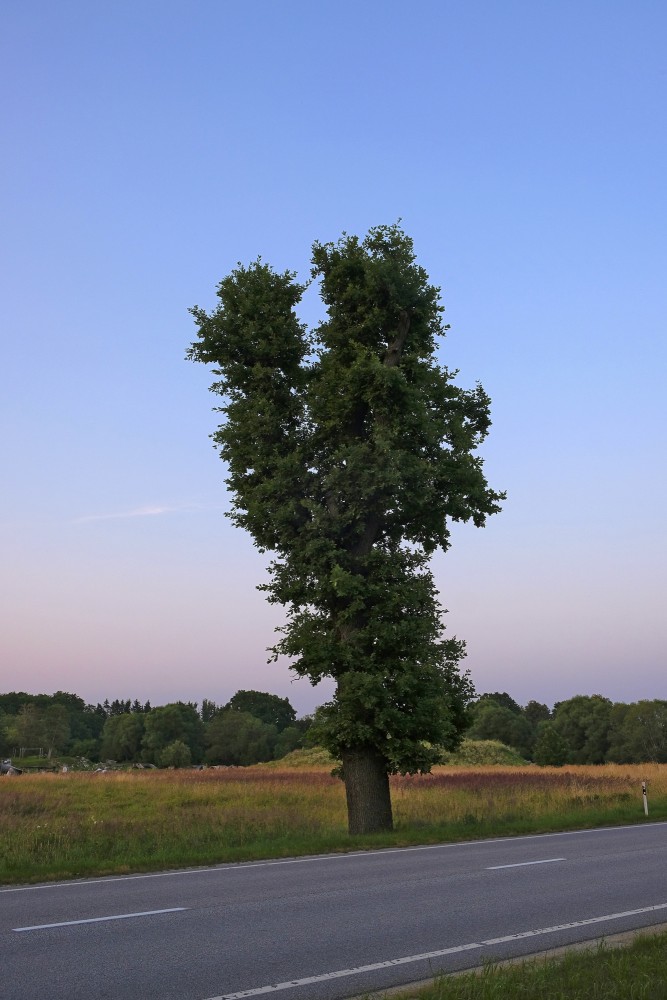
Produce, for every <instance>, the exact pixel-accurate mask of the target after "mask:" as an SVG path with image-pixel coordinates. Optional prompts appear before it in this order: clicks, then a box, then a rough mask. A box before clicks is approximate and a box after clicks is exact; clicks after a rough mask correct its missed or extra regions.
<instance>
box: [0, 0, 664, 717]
mask: <svg viewBox="0 0 667 1000" xmlns="http://www.w3.org/2000/svg"><path fill="white" fill-rule="evenodd" d="M666 32H667V8H665V6H664V4H663V3H660V2H651V0H646V2H641V0H640V2H638V3H629V2H625V0H617V2H609V0H605V2H591V0H579V2H576V3H575V2H570V0H560V2H559V3H557V4H556V3H553V4H547V3H535V2H534V0H525V2H523V0H505V2H503V3H499V2H498V3H497V2H492V0H485V2H482V0H468V2H465V3H464V2H462V0H461V2H447V0H440V2H435V0H421V2H419V0H417V2H415V3H414V4H411V5H407V4H404V3H401V4H399V3H394V2H388V0H386V2H384V3H379V2H376V0H369V2H366V3H359V2H357V3H351V2H347V0H344V2H337V3H335V4H333V3H329V2H323V3H320V4H313V3H312V2H310V3H307V2H301V0H295V2H290V0H286V2H284V3H282V4H280V5H278V4H274V3H270V2H268V0H266V2H258V0H254V2H253V0H247V2H245V3H243V4H241V3H238V2H236V3H229V2H224V0H219V2H211V0H200V2H198V3H185V2H184V0H183V2H180V0H179V2H168V0H162V2H148V0H134V2H132V3H129V2H125V0H119V2H117V3H114V4H90V3H87V2H83V0H62V2H60V3H58V4H53V3H50V2H37V0H35V2H30V0H26V2H25V3H23V4H20V5H19V4H4V5H2V9H1V10H0V76H1V78H2V89H3V93H4V95H5V100H4V102H3V105H4V106H3V111H2V112H1V114H2V134H3V148H4V153H3V156H2V158H1V161H0V175H1V180H2V183H1V185H0V212H1V218H2V230H3V240H2V244H1V247H0V254H1V255H2V266H1V268H0V283H1V289H2V291H1V295H0V330H1V332H2V382H3V388H2V393H1V398H0V413H1V415H2V426H3V435H2V445H1V447H2V455H1V458H0V461H1V467H2V472H3V476H2V479H3V488H2V491H1V492H0V543H1V545H2V551H3V558H2V561H1V565H0V575H1V578H2V594H1V600H0V616H1V617H2V618H3V619H4V621H3V622H2V628H1V630H0V634H1V636H2V638H0V643H1V644H2V646H3V648H2V652H1V663H0V666H1V668H2V673H1V680H0V687H1V688H2V689H3V690H15V689H23V690H27V691H32V692H37V691H54V690H56V689H64V690H70V691H76V692H78V693H80V694H81V695H82V696H83V697H84V698H85V699H86V700H88V701H93V702H94V701H97V700H99V699H103V698H104V697H107V696H108V697H109V698H114V697H132V698H134V697H139V698H140V699H146V698H150V699H151V701H152V702H153V703H154V704H160V703H164V702H166V701H169V700H174V699H177V698H182V699H184V700H190V699H192V700H201V699H202V698H204V697H207V698H211V699H213V700H215V701H218V702H224V701H226V700H227V699H228V698H229V697H231V695H232V694H233V693H234V692H235V691H236V690H237V689H239V688H259V689H261V690H268V691H273V692H275V693H277V694H281V695H287V696H288V697H289V698H290V700H291V701H292V703H293V704H294V705H295V707H297V709H298V710H299V711H300V712H305V711H309V710H311V709H312V708H313V707H314V706H315V704H317V703H318V702H320V701H322V700H324V699H325V697H327V696H328V693H329V690H330V689H327V687H326V686H324V688H322V689H321V690H313V689H312V688H310V686H309V685H308V683H307V682H306V681H298V682H297V681H293V680H292V679H291V676H290V674H289V670H288V667H287V664H285V663H282V664H278V665H274V664H270V665H267V664H266V659H267V656H266V653H265V649H266V647H267V646H269V645H270V644H271V642H272V641H273V629H274V628H275V627H276V626H277V625H279V624H280V621H281V615H280V611H279V609H275V608H268V607H267V606H266V605H265V603H264V599H263V597H262V595H261V594H259V593H257V592H256V591H255V589H254V587H255V585H256V584H257V583H259V582H261V580H262V579H263V577H264V560H263V558H262V557H261V556H260V555H258V554H257V553H256V552H255V551H254V549H253V546H252V542H251V540H250V539H249V538H248V537H246V536H245V535H243V534H242V533H241V532H239V531H238V530H235V529H234V528H232V526H231V525H230V524H229V522H228V521H227V520H226V519H225V518H224V510H225V509H226V506H227V497H226V492H225V488H224V467H223V465H222V463H221V462H220V460H219V459H218V458H217V456H216V453H215V452H214V450H213V448H212V446H211V442H210V440H209V438H208V435H209V434H210V433H211V432H212V431H213V430H214V428H215V423H216V421H215V415H214V414H213V413H212V412H211V407H212V406H213V405H214V404H215V399H214V397H212V396H210V395H209V393H208V391H207V386H208V384H209V381H210V376H209V375H208V374H207V372H206V371H205V370H204V369H203V367H202V366H199V365H192V364H190V363H188V362H186V361H185V360H184V354H185V350H186V348H187V346H188V344H189V343H190V341H191V340H192V339H193V338H194V336H195V328H194V325H193V324H192V321H191V318H190V317H189V315H188V312H187V310H188V307H190V306H192V305H194V304H195V303H196V304H199V305H201V306H203V307H205V308H210V307H212V306H213V305H214V302H215V286H216V284H217V282H218V281H219V280H220V279H221V278H222V277H223V276H224V275H225V274H227V273H228V272H229V271H230V270H231V268H232V267H234V266H235V264H236V262H237V261H242V262H248V261H249V260H252V259H254V258H255V257H257V256H258V255H261V256H262V257H263V258H264V259H265V260H267V261H269V262H270V263H272V264H273V265H274V266H275V267H276V268H277V269H283V268H290V269H294V270H296V271H298V272H299V273H300V274H301V275H304V276H305V275H307V272H308V268H309V256H310V246H311V244H312V242H313V241H314V240H320V241H326V240H331V239H336V238H337V237H338V236H339V235H340V233H341V232H343V231H347V232H351V233H358V234H363V233H365V232H366V231H367V229H368V228H369V227H370V226H372V225H376V224H380V223H388V222H393V221H395V220H396V219H398V218H401V219H402V220H403V226H404V228H405V229H406V231H407V232H408V233H409V234H410V235H411V236H412V237H413V239H414V241H415V249H416V252H417V255H418V258H419V260H420V263H422V264H423V265H424V267H425V268H426V269H427V271H428V272H429V274H430V276H431V279H432V280H433V281H434V282H435V283H436V284H439V285H441V286H442V289H443V301H444V304H445V306H446V309H447V319H448V321H449V323H450V324H451V327H452V328H451V331H450V333H449V335H448V337H447V339H446V341H445V343H444V345H443V347H442V352H441V358H442V361H443V362H444V363H446V364H448V365H449V366H450V367H454V368H458V369H460V375H459V382H460V383H461V384H463V385H468V386H471V385H473V384H474V383H475V381H476V380H480V381H481V382H482V383H483V385H484V387H485V389H486V390H487V392H489V394H490V395H491V398H492V401H493V404H492V414H493V420H494V425H493V428H492V430H491V434H490V437H489V439H488V442H487V443H486V445H485V447H484V457H485V462H486V469H487V473H488V477H489V480H490V482H491V484H492V485H493V486H494V487H495V488H498V489H506V490H507V492H508V499H507V502H506V504H505V509H504V511H503V513H502V514H501V515H499V516H497V517H494V518H493V519H492V520H491V521H490V522H489V524H488V526H487V527H486V528H485V529H483V530H477V529H474V528H473V527H467V526H465V527H460V528H457V529H456V531H455V533H454V544H453V547H452V549H451V550H450V552H449V553H447V554H446V555H444V556H443V555H438V556H436V558H435V560H434V570H435V573H436V579H437V583H438V586H439V588H440V590H441V595H442V601H443V604H444V606H445V607H447V608H448V609H449V614H448V615H447V617H446V624H447V628H448V630H449V631H450V632H451V633H453V634H456V635H458V636H459V637H460V638H464V639H465V640H466V641H467V644H468V657H467V660H466V666H467V667H468V668H469V669H470V671H471V674H472V678H473V681H474V682H475V684H476V686H477V688H478V690H480V691H485V690H507V691H509V692H510V693H511V694H512V695H513V696H514V697H515V698H516V699H517V700H518V701H520V702H522V703H525V702H526V701H527V700H528V699H530V698H536V699H538V700H541V701H546V702H548V703H549V704H552V703H553V702H554V701H556V700H561V699H563V698H567V697H570V696H571V695H574V694H576V693H584V694H587V693H588V694H589V693H593V692H600V693H602V694H606V695H608V696H609V697H611V698H613V699H617V700H623V701H632V700H636V699H638V698H643V697H649V698H650V697H663V698H664V697H667V690H666V685H665V677H666V676H667V671H666V670H665V666H666V664H665V659H666V650H667V616H666V615H665V613H664V609H663V604H664V593H665V583H666V582H667V581H666V579H665V578H666V576H667V572H666V570H665V567H666V565H667V551H666V550H667V545H666V542H665V529H664V520H665V517H664V505H665V494H666V485H667V483H666V478H667V477H666V474H665V455H666V454H667V447H666V445H667V442H666V440H665V439H666V437H667V434H666V423H667V422H666V420H665V392H664V384H665V369H666V357H667V349H666V347H665V337H664V328H665V316H666V315H667V294H666V292H665V287H666V286H665V273H666V264H667V259H666V258H667V237H666V225H665V219H666V208H667V205H666V202H667V198H666V195H665V180H664V179H665V176H667V130H666V129H665V127H664V124H665V118H666V115H665V112H666V104H667V62H666V61H665V57H664V38H665V35H666ZM303 314H304V318H305V319H306V320H308V321H310V322H314V321H316V319H317V318H318V316H319V312H318V304H317V301H316V297H315V296H314V295H313V294H309V295H308V296H307V298H306V301H305V302H304V310H303Z"/></svg>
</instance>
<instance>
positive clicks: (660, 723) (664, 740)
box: [607, 699, 667, 764]
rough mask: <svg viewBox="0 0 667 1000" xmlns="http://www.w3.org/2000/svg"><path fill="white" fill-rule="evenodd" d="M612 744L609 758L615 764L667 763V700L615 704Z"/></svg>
mask: <svg viewBox="0 0 667 1000" xmlns="http://www.w3.org/2000/svg"><path fill="white" fill-rule="evenodd" d="M609 743H610V745H609V751H608V753H607V759H608V760H610V761H613V762H614V763H619V764H630V763H637V764H643V763H645V762H648V761H651V762H655V763H659V764H664V763H667V701H661V700H659V699H655V700H653V701H638V702H636V703H634V704H632V705H623V704H617V705H614V706H613V708H612V710H611V726H610V741H609Z"/></svg>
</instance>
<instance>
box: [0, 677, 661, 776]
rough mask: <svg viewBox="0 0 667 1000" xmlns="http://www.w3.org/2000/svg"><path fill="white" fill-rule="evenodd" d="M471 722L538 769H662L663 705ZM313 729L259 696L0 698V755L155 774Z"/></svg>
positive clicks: (279, 750)
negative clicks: (138, 767) (651, 764)
mask: <svg viewBox="0 0 667 1000" xmlns="http://www.w3.org/2000/svg"><path fill="white" fill-rule="evenodd" d="M469 715H470V726H469V728H468V730H467V731H466V733H465V736H466V737H467V738H469V739H472V740H499V741H500V742H501V743H504V744H506V745H507V746H509V747H513V748H514V749H515V750H516V751H517V752H518V753H519V754H520V755H521V756H522V757H523V758H524V759H526V760H530V761H534V762H535V763H536V764H541V765H555V766H558V765H562V764H603V763H606V762H611V763H618V764H632V763H643V762H645V761H656V762H658V763H666V762H667V701H661V700H658V699H655V700H653V701H638V702H633V703H632V704H625V703H624V702H616V703H613V702H612V701H611V700H610V699H609V698H604V697H603V696H602V695H597V694H596V695H576V696H575V697H574V698H569V699H568V700H567V701H561V702H557V703H556V704H555V705H554V707H553V709H550V708H549V707H548V706H547V705H544V704H542V703H541V702H538V701H529V702H528V704H527V705H525V706H521V705H519V704H518V703H517V702H516V701H514V699H513V698H512V697H511V696H510V695H509V694H507V692H505V691H502V692H498V691H496V692H491V693H487V694H483V695H480V696H479V697H478V698H477V699H476V700H475V701H474V702H473V703H472V704H471V705H470V708H469ZM313 723H315V725H314V726H313ZM316 723H317V711H316V712H315V714H314V716H305V717H304V718H301V719H297V717H296V712H295V710H294V708H293V707H292V705H291V704H290V702H289V701H288V699H287V698H280V697H278V696H277V695H274V694H268V693H266V692H263V691H237V692H236V694H235V695H234V696H233V697H232V698H231V699H230V700H229V701H228V702H226V703H225V704H224V705H217V704H216V703H215V702H214V701H209V700H208V699H206V698H205V699H204V701H203V702H202V704H201V706H198V704H197V703H196V702H182V701H178V702H172V703H171V704H168V705H162V706H159V707H156V708H153V707H151V704H150V702H145V703H143V704H142V703H141V702H140V701H138V700H136V699H135V700H134V701H131V700H129V699H128V700H127V701H118V700H116V701H112V702H109V701H105V702H103V703H102V704H99V703H98V704H97V705H87V704H86V703H85V702H84V701H83V699H82V698H80V697H79V696H78V695H75V694H68V693H67V692H65V691H57V692H56V693H55V694H54V695H46V694H38V695H32V694H26V693H25V692H23V691H15V692H11V693H9V694H2V695H0V755H1V756H3V757H5V756H10V755H15V754H17V753H18V752H20V750H21V749H26V750H31V751H37V750H41V751H42V753H44V754H46V755H48V756H53V755H54V754H56V755H59V756H65V757H67V756H69V757H85V758H87V759H88V760H91V761H94V762H98V761H107V760H113V761H118V762H119V763H120V762H135V763H145V764H155V765H157V766H158V767H167V766H176V767H179V766H187V765H188V764H198V763H208V764H228V765H247V764H256V763H260V762H262V761H268V760H277V759H280V758H281V757H284V756H285V755H286V754H287V753H289V752H290V751H292V750H295V749H298V748H300V747H303V746H304V745H312V743H313V742H314V741H315V739H316V733H317V725H316Z"/></svg>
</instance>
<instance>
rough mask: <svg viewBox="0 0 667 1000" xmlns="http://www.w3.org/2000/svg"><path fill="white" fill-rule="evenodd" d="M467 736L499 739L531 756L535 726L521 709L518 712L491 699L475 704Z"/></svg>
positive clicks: (523, 754) (522, 753) (472, 738)
mask: <svg viewBox="0 0 667 1000" xmlns="http://www.w3.org/2000/svg"><path fill="white" fill-rule="evenodd" d="M467 736H468V738H469V739H471V740H498V741H499V742H500V743H504V744H505V745H506V746H509V747H514V748H515V749H516V750H517V751H518V752H519V754H521V756H523V757H530V755H531V751H532V748H533V727H532V726H531V725H530V723H529V722H528V720H527V719H526V718H525V717H524V716H523V715H522V714H521V710H520V709H519V713H517V712H515V711H513V710H512V709H509V708H504V707H503V706H502V705H499V704H497V703H496V702H495V701H490V700H489V701H483V702H481V703H480V702H478V703H477V705H476V706H475V713H474V722H473V724H472V726H471V727H470V729H469V730H468V732H467Z"/></svg>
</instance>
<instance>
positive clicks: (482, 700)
mask: <svg viewBox="0 0 667 1000" xmlns="http://www.w3.org/2000/svg"><path fill="white" fill-rule="evenodd" d="M489 703H490V704H493V705H499V706H500V707H501V708H506V709H508V710H509V711H510V712H514V714H515V715H521V713H522V711H523V709H522V708H521V705H519V703H518V702H516V701H515V700H514V698H512V696H511V695H509V694H508V693H507V691H487V692H485V693H484V694H481V695H480V696H479V698H477V699H476V701H475V704H474V705H473V706H472V708H471V711H472V713H473V715H476V714H477V712H478V710H479V709H482V708H486V706H487V705H488V704H489Z"/></svg>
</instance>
